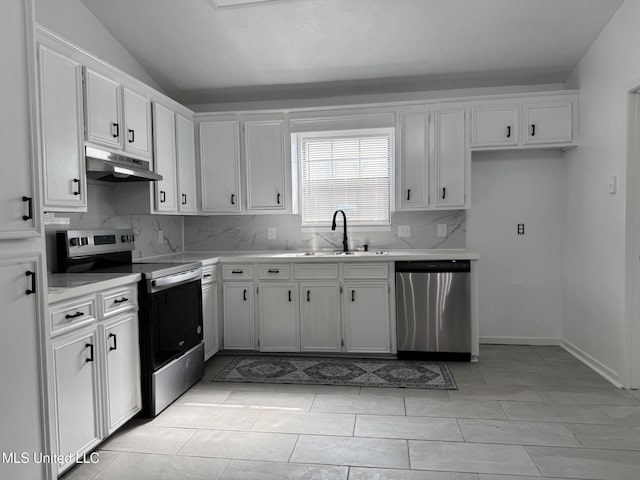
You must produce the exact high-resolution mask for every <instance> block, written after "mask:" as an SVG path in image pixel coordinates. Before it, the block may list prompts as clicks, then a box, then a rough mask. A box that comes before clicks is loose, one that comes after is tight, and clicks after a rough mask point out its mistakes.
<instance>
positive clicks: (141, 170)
mask: <svg viewBox="0 0 640 480" xmlns="http://www.w3.org/2000/svg"><path fill="white" fill-rule="evenodd" d="M85 150H86V152H85V156H86V160H87V177H88V178H91V179H93V180H101V181H103V182H157V181H158V180H162V175H158V174H157V173H155V172H152V171H151V167H150V164H149V162H147V161H145V160H138V159H137V158H131V157H127V156H125V155H121V154H118V153H112V152H108V151H106V150H99V149H97V148H93V147H85Z"/></svg>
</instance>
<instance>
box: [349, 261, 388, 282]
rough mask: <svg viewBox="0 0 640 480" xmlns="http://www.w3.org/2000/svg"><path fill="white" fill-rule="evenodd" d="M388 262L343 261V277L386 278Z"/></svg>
mask: <svg viewBox="0 0 640 480" xmlns="http://www.w3.org/2000/svg"><path fill="white" fill-rule="evenodd" d="M388 277H389V264H388V263H357V264H355V263H345V264H344V278H364V279H367V278H388Z"/></svg>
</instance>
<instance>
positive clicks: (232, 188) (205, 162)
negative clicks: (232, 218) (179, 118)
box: [200, 121, 242, 213]
mask: <svg viewBox="0 0 640 480" xmlns="http://www.w3.org/2000/svg"><path fill="white" fill-rule="evenodd" d="M200 175H201V188H202V190H201V192H202V211H203V212H207V213H233V212H240V210H241V208H242V205H241V196H240V127H239V123H238V122H237V121H216V122H202V123H200Z"/></svg>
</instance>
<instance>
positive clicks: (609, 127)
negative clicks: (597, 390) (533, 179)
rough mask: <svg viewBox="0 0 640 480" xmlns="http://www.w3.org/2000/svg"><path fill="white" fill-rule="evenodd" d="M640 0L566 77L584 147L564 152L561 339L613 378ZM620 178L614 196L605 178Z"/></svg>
mask: <svg viewBox="0 0 640 480" xmlns="http://www.w3.org/2000/svg"><path fill="white" fill-rule="evenodd" d="M638 25H640V0H626V2H625V3H624V4H623V5H622V7H621V8H620V10H618V12H617V13H616V15H615V16H614V17H613V18H612V19H611V21H610V22H609V24H608V25H607V26H606V27H605V29H604V30H603V31H602V33H601V34H600V36H599V37H598V39H597V40H596V41H595V42H594V44H593V45H592V46H591V48H590V49H589V51H588V52H587V53H586V55H585V56H584V58H583V59H582V60H581V61H580V63H579V64H578V66H577V67H576V68H575V70H574V71H573V72H572V74H571V75H570V77H569V79H568V86H570V87H571V88H579V89H580V95H579V124H578V125H579V129H580V135H579V143H580V147H578V148H576V149H575V150H571V151H569V152H567V154H566V157H567V186H566V188H567V204H566V205H567V206H566V208H567V212H566V220H567V235H566V245H567V248H566V269H567V281H566V288H565V292H566V297H565V309H566V312H565V319H564V324H563V329H564V339H565V340H566V341H567V342H569V343H570V344H571V345H573V346H574V347H576V348H578V349H579V350H581V351H582V352H584V353H585V354H587V355H588V356H590V357H592V361H593V363H594V364H595V365H596V366H598V367H600V368H601V370H603V371H604V372H605V373H606V374H608V375H609V376H610V377H611V378H612V379H613V380H616V379H618V378H619V375H620V374H621V370H622V367H623V360H622V351H623V348H622V344H621V340H622V336H623V334H622V327H623V322H624V316H625V310H624V302H625V297H624V291H625V241H624V238H625V219H624V218H625V192H626V176H625V168H626V142H627V140H626V138H627V131H626V119H627V90H629V88H631V86H632V85H633V84H638V85H640V57H638V55H637V49H638V45H640V28H638ZM610 175H618V176H619V191H618V194H617V195H610V194H609V193H608V191H607V183H608V177H609V176H610Z"/></svg>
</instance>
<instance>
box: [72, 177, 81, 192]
mask: <svg viewBox="0 0 640 480" xmlns="http://www.w3.org/2000/svg"><path fill="white" fill-rule="evenodd" d="M73 183H77V184H78V190H77V191H75V192H73V194H74V195H80V179H79V178H74V179H73Z"/></svg>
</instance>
